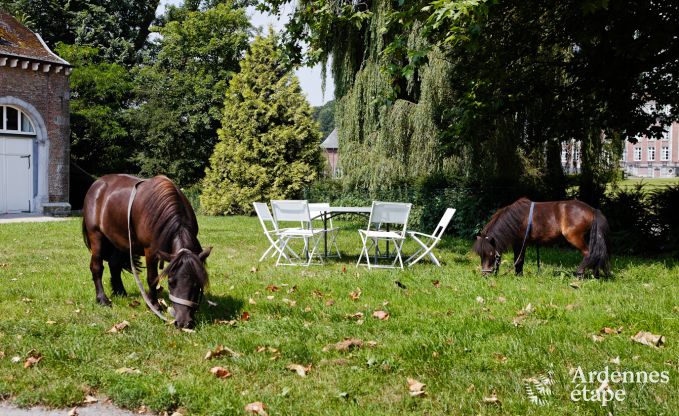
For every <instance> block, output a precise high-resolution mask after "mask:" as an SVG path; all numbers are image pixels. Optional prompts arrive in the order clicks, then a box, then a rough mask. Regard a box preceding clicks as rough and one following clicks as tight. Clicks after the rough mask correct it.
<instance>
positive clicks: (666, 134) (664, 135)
mask: <svg viewBox="0 0 679 416" xmlns="http://www.w3.org/2000/svg"><path fill="white" fill-rule="evenodd" d="M671 132H672V126H667V130H664V131H663V132H662V139H663V140H669V139H670V133H671Z"/></svg>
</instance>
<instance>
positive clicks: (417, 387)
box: [407, 377, 427, 397]
mask: <svg viewBox="0 0 679 416" xmlns="http://www.w3.org/2000/svg"><path fill="white" fill-rule="evenodd" d="M407 381H408V392H409V394H410V396H412V397H418V396H424V395H425V394H427V393H425V391H424V386H426V384H424V383H420V382H419V381H417V380H415V379H414V378H410V377H408V380H407Z"/></svg>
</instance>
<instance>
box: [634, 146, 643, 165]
mask: <svg viewBox="0 0 679 416" xmlns="http://www.w3.org/2000/svg"><path fill="white" fill-rule="evenodd" d="M634 160H635V161H636V162H638V161H640V160H641V147H635V148H634Z"/></svg>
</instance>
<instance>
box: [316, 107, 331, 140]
mask: <svg viewBox="0 0 679 416" xmlns="http://www.w3.org/2000/svg"><path fill="white" fill-rule="evenodd" d="M313 117H314V120H316V121H317V122H318V124H319V126H320V127H321V135H322V136H321V137H324V138H325V137H328V135H329V134H330V133H331V132H332V130H333V129H334V128H335V100H331V101H328V102H327V103H325V104H323V105H322V106H320V107H314V112H313Z"/></svg>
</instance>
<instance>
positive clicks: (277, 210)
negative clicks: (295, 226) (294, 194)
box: [271, 200, 312, 229]
mask: <svg viewBox="0 0 679 416" xmlns="http://www.w3.org/2000/svg"><path fill="white" fill-rule="evenodd" d="M271 208H272V209H273V217H274V219H275V220H276V222H277V223H280V222H287V221H291V222H301V223H304V224H309V228H310V229H311V228H312V227H311V215H310V214H309V203H308V202H307V201H303V200H276V201H271Z"/></svg>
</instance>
